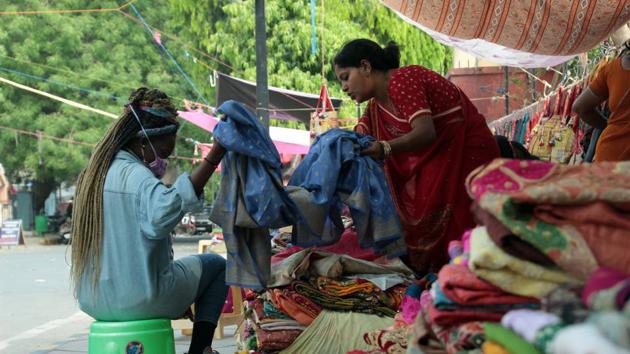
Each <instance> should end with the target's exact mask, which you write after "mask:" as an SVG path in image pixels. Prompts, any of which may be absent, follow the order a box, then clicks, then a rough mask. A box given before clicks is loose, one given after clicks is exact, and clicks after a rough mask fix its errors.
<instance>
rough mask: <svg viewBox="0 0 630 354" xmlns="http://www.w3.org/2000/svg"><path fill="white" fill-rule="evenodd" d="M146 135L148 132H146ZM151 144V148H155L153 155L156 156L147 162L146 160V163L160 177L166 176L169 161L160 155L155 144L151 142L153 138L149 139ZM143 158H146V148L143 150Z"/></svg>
mask: <svg viewBox="0 0 630 354" xmlns="http://www.w3.org/2000/svg"><path fill="white" fill-rule="evenodd" d="M145 135H146V134H145ZM148 139H149V137H148V136H147V140H148ZM149 146H151V150H153V156H155V160H153V161H152V162H150V163H148V164H147V161H146V160H145V161H144V164H145V165H147V167H148V168H149V170H151V172H153V174H154V175H155V177H157V178H158V179H160V178H162V177H164V174H165V173H166V168H167V167H168V161H167V160H166V159H163V158H161V157H159V156H158V154H157V152H155V148H154V147H153V144H151V140H149ZM142 159H143V160H144V149H143V150H142Z"/></svg>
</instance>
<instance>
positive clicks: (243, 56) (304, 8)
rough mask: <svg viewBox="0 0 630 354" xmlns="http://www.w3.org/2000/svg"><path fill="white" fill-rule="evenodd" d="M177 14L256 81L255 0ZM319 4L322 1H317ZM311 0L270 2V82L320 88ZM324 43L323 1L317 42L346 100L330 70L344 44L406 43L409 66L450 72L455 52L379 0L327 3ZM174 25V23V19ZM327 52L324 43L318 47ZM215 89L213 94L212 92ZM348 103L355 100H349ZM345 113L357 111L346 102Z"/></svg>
mask: <svg viewBox="0 0 630 354" xmlns="http://www.w3.org/2000/svg"><path fill="white" fill-rule="evenodd" d="M169 2H170V3H171V6H172V8H173V10H174V16H173V17H172V19H171V20H170V21H169V23H170V24H172V25H173V26H177V27H179V28H181V29H182V31H183V33H185V36H186V37H188V38H191V39H192V40H194V44H195V45H197V46H199V47H200V48H203V49H204V50H206V51H207V52H208V53H211V54H213V55H215V56H217V57H220V58H221V59H222V60H224V61H226V62H227V63H228V64H229V65H230V66H232V67H233V68H234V69H233V70H232V69H226V68H224V69H223V70H226V71H228V72H229V73H232V74H233V75H236V76H239V77H241V78H245V79H248V80H255V77H256V53H255V36H254V28H255V27H254V26H255V22H254V0H243V1H229V2H225V1H218V0H169ZM318 3H319V2H318ZM308 4H309V2H308V1H295V0H274V1H267V2H266V16H267V47H268V56H269V58H268V71H269V83H270V85H273V86H277V87H284V88H290V89H294V90H300V91H306V92H311V93H318V92H319V87H320V85H321V72H322V69H321V66H322V58H321V51H320V50H318V52H317V53H316V54H312V53H311V33H312V28H311V21H310V8H309V6H308ZM325 6H326V8H325V10H324V16H325V19H324V23H325V29H324V35H323V37H324V40H323V43H322V41H321V33H320V20H321V15H322V9H321V6H318V7H317V15H316V18H317V31H318V32H317V36H318V38H317V40H318V46H321V45H322V44H323V46H324V49H325V54H324V63H325V68H324V72H325V78H326V80H327V82H328V83H329V86H330V91H331V93H332V94H333V95H335V96H336V97H344V98H345V95H344V94H343V93H342V92H341V89H340V87H339V85H338V83H337V80H336V78H335V76H334V72H333V70H332V59H333V57H334V55H335V52H336V51H337V50H338V49H340V48H341V46H342V45H343V43H345V42H347V41H348V40H350V39H354V38H359V37H366V38H371V39H374V40H375V41H377V42H379V43H381V44H385V43H386V42H388V41H395V42H397V43H399V44H400V45H401V46H402V56H401V62H402V63H403V64H420V65H424V66H426V67H428V68H431V69H434V70H436V71H438V72H441V73H446V71H447V70H448V68H449V67H450V64H451V60H452V58H451V55H450V50H449V49H448V48H446V47H445V46H443V45H441V44H439V43H437V42H435V41H434V40H433V39H432V38H431V37H429V36H428V35H426V34H424V33H423V32H422V31H420V30H419V29H418V28H416V27H415V26H413V25H410V24H408V23H406V22H404V21H403V20H402V19H400V18H399V17H398V16H397V15H396V14H394V13H393V12H392V11H390V10H388V9H387V8H385V6H383V5H381V4H380V3H379V2H378V1H376V0H327V1H326V2H325ZM173 23H174V24H173ZM318 49H321V47H318ZM208 94H210V92H209V93H208ZM346 103H350V102H349V100H346ZM348 106H349V108H350V109H349V110H347V111H346V112H344V113H345V114H346V115H354V107H353V104H348Z"/></svg>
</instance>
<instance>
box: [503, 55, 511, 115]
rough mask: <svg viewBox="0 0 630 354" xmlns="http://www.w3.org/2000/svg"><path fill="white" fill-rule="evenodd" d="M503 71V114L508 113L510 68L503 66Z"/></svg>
mask: <svg viewBox="0 0 630 354" xmlns="http://www.w3.org/2000/svg"><path fill="white" fill-rule="evenodd" d="M503 70H504V72H505V114H506V115H507V114H510V68H509V67H507V66H505V67H503Z"/></svg>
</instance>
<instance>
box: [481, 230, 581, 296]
mask: <svg viewBox="0 0 630 354" xmlns="http://www.w3.org/2000/svg"><path fill="white" fill-rule="evenodd" d="M469 262H470V263H469V266H470V269H471V270H472V271H473V272H474V273H475V274H476V275H477V276H478V277H479V278H481V279H484V280H486V281H488V282H490V283H492V284H494V285H496V286H497V287H499V288H501V289H503V290H505V291H507V292H509V293H511V294H516V295H521V296H531V297H535V298H539V299H540V298H543V297H544V296H545V295H547V293H549V292H550V291H551V290H553V289H554V288H556V287H557V286H558V285H560V284H566V283H569V284H580V281H579V280H577V279H576V278H574V277H571V276H570V275H568V274H567V273H565V272H563V271H561V270H557V269H549V268H545V267H543V266H540V265H537V264H534V263H532V262H528V261H524V260H522V259H519V258H516V257H514V256H511V255H509V254H507V253H505V252H504V251H503V250H502V249H501V248H499V247H498V246H497V245H495V244H494V242H492V240H491V239H490V236H489V235H488V232H487V230H486V228H485V227H477V228H476V229H474V230H473V232H472V235H471V239H470V260H469Z"/></svg>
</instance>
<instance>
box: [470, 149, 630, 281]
mask: <svg viewBox="0 0 630 354" xmlns="http://www.w3.org/2000/svg"><path fill="white" fill-rule="evenodd" d="M467 188H468V192H469V194H470V196H471V197H472V198H473V199H474V201H475V203H476V207H475V209H474V212H475V214H476V216H477V218H478V219H479V220H480V221H481V222H482V223H483V224H484V225H485V226H486V227H487V231H488V233H489V236H490V238H491V239H492V240H493V242H495V243H496V244H497V246H499V247H500V248H502V249H504V251H505V252H506V253H508V254H511V255H513V256H516V257H519V258H522V259H525V260H528V261H530V262H533V263H537V264H539V265H543V266H551V265H557V266H558V267H559V268H561V269H562V270H564V271H566V272H568V273H570V274H571V275H573V276H574V277H576V278H577V279H580V280H582V281H584V280H586V279H588V278H589V276H590V275H591V273H593V271H595V269H596V268H597V267H598V266H606V267H610V268H613V269H617V270H620V271H623V272H626V273H628V272H630V257H627V254H626V250H627V249H628V248H630V237H628V230H630V162H602V163H594V164H585V165H575V166H566V165H556V164H553V163H548V162H542V161H519V160H505V159H497V160H495V161H493V162H492V163H490V164H488V165H486V166H483V167H480V168H479V169H477V170H476V171H474V172H473V173H472V174H471V175H470V176H469V177H468V181H467Z"/></svg>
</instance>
